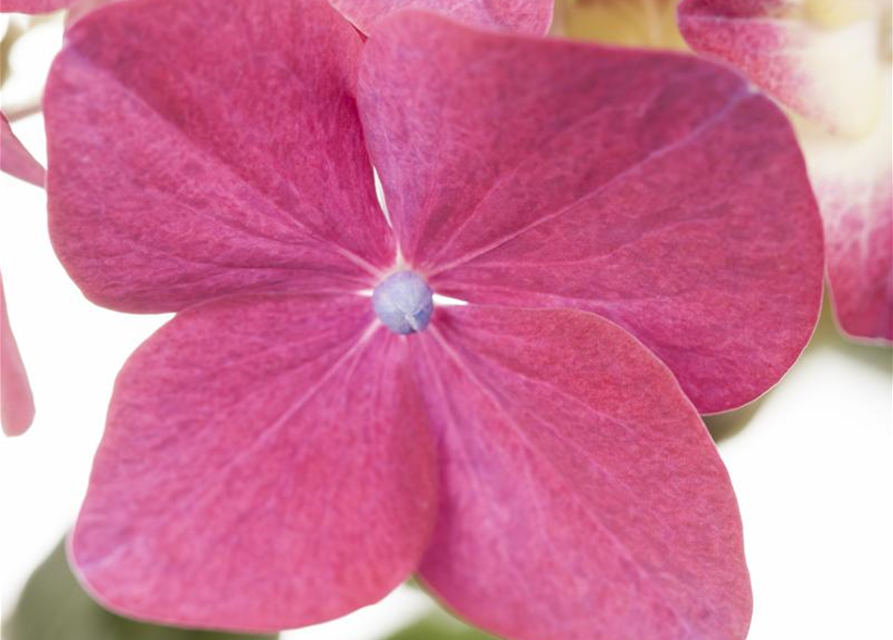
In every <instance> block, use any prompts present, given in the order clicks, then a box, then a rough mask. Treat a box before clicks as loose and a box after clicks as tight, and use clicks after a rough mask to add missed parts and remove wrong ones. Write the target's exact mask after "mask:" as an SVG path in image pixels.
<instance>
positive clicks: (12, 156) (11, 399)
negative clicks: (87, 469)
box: [0, 113, 45, 436]
mask: <svg viewBox="0 0 893 640" xmlns="http://www.w3.org/2000/svg"><path fill="white" fill-rule="evenodd" d="M0 148H2V152H0V170H2V171H3V172H4V173H8V174H10V175H12V176H15V177H16V178H19V179H20V180H24V181H25V182H30V183H31V184H33V185H35V186H38V187H43V181H44V174H45V172H44V169H43V167H42V166H41V165H40V163H39V162H37V160H35V159H34V157H33V156H32V155H31V154H30V153H28V150H27V149H26V148H25V146H24V145H23V144H22V143H21V141H19V139H18V138H17V137H16V136H15V134H14V133H13V131H12V127H10V126H9V121H8V120H7V119H6V116H4V115H3V114H2V113H0ZM33 420H34V398H33V396H32V394H31V385H30V384H29V383H28V375H27V373H26V372H25V365H24V363H23V362H22V357H21V355H20V354H19V347H18V345H17V344H16V340H15V336H14V335H13V333H12V327H11V325H10V324H9V315H8V313H7V311H6V296H5V295H4V293H3V279H2V278H0V424H2V426H3V432H4V433H5V434H6V435H10V436H17V435H21V434H23V433H24V432H25V431H27V430H28V427H30V426H31V422H32V421H33Z"/></svg>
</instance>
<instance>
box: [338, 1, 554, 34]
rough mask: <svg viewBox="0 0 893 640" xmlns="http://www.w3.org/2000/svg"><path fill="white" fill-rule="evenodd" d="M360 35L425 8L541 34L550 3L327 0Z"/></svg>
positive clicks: (465, 20)
mask: <svg viewBox="0 0 893 640" xmlns="http://www.w3.org/2000/svg"><path fill="white" fill-rule="evenodd" d="M330 1H331V3H332V5H333V6H334V7H335V8H336V9H338V10H339V11H340V12H341V13H342V14H344V17H346V18H347V19H348V20H350V21H351V22H352V23H353V24H355V25H356V26H357V28H358V29H359V30H360V31H362V32H363V33H370V32H371V31H372V30H373V29H374V28H375V26H376V25H377V24H378V23H379V22H381V21H382V20H384V19H385V18H387V17H388V16H389V15H391V14H393V13H396V12H397V11H400V10H403V9H425V10H429V11H435V12H437V13H440V14H442V15H445V16H449V17H451V18H454V19H456V20H458V21H460V22H462V23H464V24H467V25H471V26H477V27H486V28H492V29H499V30H506V31H515V32H519V33H528V34H531V35H543V34H545V33H546V32H547V31H548V30H549V25H550V24H551V23H552V9H553V6H554V4H555V3H554V0H330Z"/></svg>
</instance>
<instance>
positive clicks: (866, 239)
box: [800, 77, 893, 341]
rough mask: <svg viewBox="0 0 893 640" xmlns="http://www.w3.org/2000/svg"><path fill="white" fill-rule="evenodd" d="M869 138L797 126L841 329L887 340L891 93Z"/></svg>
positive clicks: (892, 196) (891, 297)
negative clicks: (815, 199) (817, 208)
mask: <svg viewBox="0 0 893 640" xmlns="http://www.w3.org/2000/svg"><path fill="white" fill-rule="evenodd" d="M886 87H887V90H886V95H887V98H886V106H885V112H884V115H883V117H882V118H881V120H880V124H879V126H878V127H877V128H876V129H875V131H874V132H873V133H872V134H871V135H869V136H866V137H865V138H862V139H860V140H850V139H845V138H841V137H840V136H831V135H827V134H826V133H824V132H821V131H816V130H815V129H812V128H809V127H808V125H807V124H805V123H804V124H802V125H801V126H800V140H801V143H802V144H803V152H804V153H805V155H806V161H807V164H808V165H809V174H810V177H811V178H812V181H813V185H814V187H815V191H816V195H817V196H818V199H819V204H820V206H821V209H822V216H823V218H824V220H825V238H826V240H825V247H826V248H825V251H826V254H827V261H828V264H827V269H828V281H829V283H830V285H831V293H832V300H833V302H834V308H835V313H836V316H837V321H838V323H839V324H840V327H841V328H842V329H843V330H844V331H845V332H846V333H847V334H849V335H850V336H852V337H855V338H862V339H869V340H872V339H882V340H886V341H890V340H893V186H891V181H893V159H891V155H893V147H891V141H893V130H891V128H893V108H891V101H893V94H891V92H893V87H891V82H890V78H889V77H888V79H887V82H886Z"/></svg>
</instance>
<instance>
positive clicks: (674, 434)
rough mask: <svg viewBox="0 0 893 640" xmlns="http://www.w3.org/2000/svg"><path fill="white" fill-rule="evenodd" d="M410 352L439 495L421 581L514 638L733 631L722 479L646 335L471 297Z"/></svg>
mask: <svg viewBox="0 0 893 640" xmlns="http://www.w3.org/2000/svg"><path fill="white" fill-rule="evenodd" d="M417 342H418V343H419V348H420V350H421V351H422V352H423V357H420V358H418V365H417V366H418V367H419V368H420V370H421V371H422V373H421V377H422V378H424V379H425V380H427V381H428V384H427V385H426V387H425V389H426V392H427V394H426V397H427V401H428V404H429V406H431V407H432V420H433V422H434V423H435V427H436V429H437V433H438V436H439V441H440V475H441V480H440V482H441V487H442V488H441V506H440V519H439V520H438V526H437V530H436V532H435V535H434V538H433V540H432V543H431V548H430V550H429V551H428V553H427V555H426V556H425V559H424V561H423V563H422V565H421V577H422V578H423V580H424V581H425V583H426V584H427V585H429V586H430V588H431V589H432V590H433V591H434V592H435V593H436V594H438V595H439V596H440V597H441V598H442V599H443V600H444V601H445V602H446V604H447V605H448V606H449V607H451V608H453V609H454V610H456V611H458V612H459V613H460V614H461V615H462V616H463V617H465V618H467V619H468V620H469V621H471V622H472V623H474V624H477V625H479V626H481V627H483V628H485V629H487V630H489V631H492V632H494V633H497V634H499V635H501V636H504V637H508V638H514V639H517V640H543V639H544V638H561V639H562V640H591V639H592V638H610V639H611V640H643V639H645V638H654V639H660V640H676V639H678V640H682V639H686V640H691V639H693V638H705V639H706V638H710V639H711V640H720V639H731V638H738V639H740V638H744V637H745V635H746V634H747V628H748V625H749V621H750V610H751V594H750V584H749V579H748V574H747V568H746V566H745V562H744V553H743V547H742V537H741V522H740V519H739V516H738V508H737V505H736V503H735V498H734V494H733V493H732V488H731V485H730V483H729V478H728V475H727V474H726V471H725V468H724V467H723V464H722V462H721V460H720V459H719V456H718V455H717V453H716V449H715V447H714V445H713V441H712V440H711V439H710V435H709V434H708V433H707V430H706V429H705V428H704V425H703V423H702V422H701V420H700V419H699V417H698V414H697V411H696V410H695V408H694V407H693V406H692V405H691V403H690V402H689V401H688V399H687V398H686V397H685V394H683V393H682V390H681V389H680V387H679V385H678V383H677V382H676V380H675V379H674V378H673V375H672V373H671V372H670V370H669V369H667V368H666V366H665V365H664V364H663V363H661V362H660V361H659V360H658V359H657V358H655V357H654V355H653V354H651V353H649V352H648V350H647V349H644V348H643V347H642V345H641V343H639V342H638V341H637V340H636V339H635V338H634V337H633V336H631V335H630V334H628V333H627V332H626V331H624V330H623V329H621V328H619V327H618V326H616V325H614V324H613V323H611V322H608V321H607V320H604V319H602V318H599V317H598V316H596V315H593V314H589V313H584V312H580V311H575V310H570V309H567V310H527V309H508V308H488V307H476V306H473V305H472V306H469V307H465V308H461V307H459V308H449V310H442V311H440V312H439V314H438V316H437V317H436V318H435V321H434V323H432V330H431V331H429V332H427V333H424V334H420V336H419V340H418V341H417ZM708 522H709V524H707V523H708Z"/></svg>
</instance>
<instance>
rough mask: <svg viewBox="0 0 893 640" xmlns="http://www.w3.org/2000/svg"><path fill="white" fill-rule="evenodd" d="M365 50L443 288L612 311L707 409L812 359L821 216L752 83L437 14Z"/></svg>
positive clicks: (388, 190)
mask: <svg viewBox="0 0 893 640" xmlns="http://www.w3.org/2000/svg"><path fill="white" fill-rule="evenodd" d="M407 51H413V54H412V55H408V54H407V53H406V52H407ZM364 56H365V57H364V61H363V65H362V67H361V75H360V88H359V102H360V110H361V114H362V117H363V122H364V128H365V131H366V133H367V136H368V138H369V146H370V150H371V151H370V152H371V154H372V157H373V162H374V163H375V164H376V165H377V167H378V169H379V171H380V172H381V176H382V180H383V183H384V189H385V194H386V199H387V203H388V207H389V210H390V213H391V217H392V219H393V221H394V225H395V230H396V232H397V234H398V236H399V238H400V243H401V247H402V249H403V252H404V254H405V255H406V257H407V259H408V260H409V261H410V263H411V264H412V265H413V266H414V268H416V269H418V270H420V271H422V272H423V273H424V274H425V275H426V276H427V277H428V278H429V282H430V283H431V285H432V287H433V288H434V289H435V291H437V292H438V293H441V294H446V295H451V296H455V297H459V298H463V299H466V300H470V301H476V302H491V303H493V302H496V303H500V304H512V305H522V306H556V305H558V306H564V305H567V306H573V307H578V308H581V309H585V310H589V311H594V312H597V313H599V314H600V315H603V316H605V317H607V318H610V319H612V320H614V321H615V322H617V323H618V324H620V325H622V326H623V327H625V328H626V329H627V330H629V331H630V332H632V333H633V334H634V335H635V336H636V337H637V338H639V340H641V341H642V342H644V343H645V344H646V345H647V346H648V347H649V348H651V349H652V350H653V351H654V352H655V353H657V354H658V356H659V357H660V358H661V359H662V360H664V362H666V363H667V364H668V365H669V366H670V368H671V369H672V370H673V372H674V373H675V374H676V376H677V377H678V378H679V380H680V381H681V384H682V386H683V388H684V389H685V390H686V392H687V393H688V394H689V396H690V397H691V398H692V400H693V401H694V403H695V404H696V406H697V407H698V408H699V409H700V410H701V411H702V412H713V411H721V410H725V409H730V408H733V407H736V406H739V405H741V404H743V403H745V402H748V401H749V400H752V399H753V398H755V397H757V396H758V395H760V394H761V393H763V392H764V391H765V390H766V389H768V388H769V387H771V386H772V385H773V384H774V383H775V382H777V381H778V379H779V378H780V377H781V376H782V375H783V374H784V373H785V371H787V369H788V368H789V367H790V366H791V365H792V364H793V362H794V361H795V360H796V358H797V356H798V355H799V353H800V351H801V350H802V349H803V347H804V346H805V344H806V342H807V340H808V339H809V336H810V335H811V333H812V330H813V327H814V325H815V322H816V319H817V316H818V311H819V305H820V298H821V287H822V268H823V256H822V230H821V222H820V220H819V218H818V216H817V212H816V205H815V202H814V198H813V196H812V193H811V190H810V186H809V183H808V181H807V178H806V172H805V168H804V164H803V159H802V157H801V154H800V151H799V149H798V147H797V144H796V141H795V139H794V137H793V135H792V133H791V131H790V127H789V125H788V123H787V121H786V120H785V118H784V116H782V114H781V113H780V112H779V111H778V109H777V108H776V107H774V106H773V105H772V104H771V103H770V102H769V101H768V100H766V99H765V98H763V97H760V96H759V95H756V94H753V93H751V92H750V91H749V89H748V87H747V86H746V84H745V83H744V81H743V80H741V79H740V78H739V77H738V76H736V75H734V74H732V73H730V72H728V71H725V70H723V69H721V68H719V67H717V66H715V65H712V64H710V63H707V62H703V61H700V60H697V59H694V58H692V57H688V56H679V55H673V54H663V53H644V52H639V51H633V50H612V49H604V48H598V47H593V46H589V45H583V44H574V43H568V42H550V41H545V40H536V39H532V38H531V39H526V38H520V37H504V36H498V35H493V34H483V33H477V32H474V31H471V30H468V29H463V28H461V27H459V26H455V25H452V24H450V23H448V22H446V21H444V20H441V19H438V18H435V17H431V16H427V15H422V14H411V15H402V16H398V17H395V18H393V19H392V20H391V21H389V23H388V24H387V25H386V26H384V27H382V29H381V30H380V32H378V33H377V34H375V35H373V37H372V38H371V39H370V40H369V43H368V44H367V48H366V51H365V53H364ZM442 78H454V81H453V82H450V83H445V82H443V81H442ZM493 123H500V126H498V127H494V125H493Z"/></svg>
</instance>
